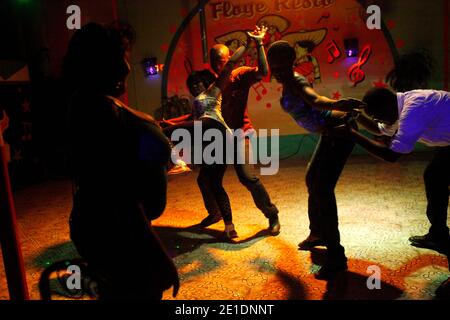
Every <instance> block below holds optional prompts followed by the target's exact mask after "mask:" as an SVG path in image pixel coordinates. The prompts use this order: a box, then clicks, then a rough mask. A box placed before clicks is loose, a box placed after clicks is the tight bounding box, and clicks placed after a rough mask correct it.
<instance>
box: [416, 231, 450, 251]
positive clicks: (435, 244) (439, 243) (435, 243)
mask: <svg viewBox="0 0 450 320" xmlns="http://www.w3.org/2000/svg"><path fill="white" fill-rule="evenodd" d="M409 241H410V242H411V245H412V246H414V247H418V248H426V249H431V250H436V251H448V250H449V248H450V238H447V239H446V240H445V239H439V238H436V237H433V236H432V235H431V234H429V233H427V234H426V235H424V236H413V237H410V238H409Z"/></svg>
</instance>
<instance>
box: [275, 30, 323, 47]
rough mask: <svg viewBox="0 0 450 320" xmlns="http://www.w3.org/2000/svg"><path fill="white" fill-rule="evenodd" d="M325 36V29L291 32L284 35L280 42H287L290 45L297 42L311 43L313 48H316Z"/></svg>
mask: <svg viewBox="0 0 450 320" xmlns="http://www.w3.org/2000/svg"><path fill="white" fill-rule="evenodd" d="M326 36H327V29H326V28H322V29H317V30H300V31H298V32H291V33H288V34H285V35H284V36H283V38H282V40H285V41H287V42H289V43H290V44H291V45H294V44H296V43H297V42H299V41H311V42H313V43H314V45H315V46H318V45H319V44H321V43H322V41H323V40H324V39H325V37H326Z"/></svg>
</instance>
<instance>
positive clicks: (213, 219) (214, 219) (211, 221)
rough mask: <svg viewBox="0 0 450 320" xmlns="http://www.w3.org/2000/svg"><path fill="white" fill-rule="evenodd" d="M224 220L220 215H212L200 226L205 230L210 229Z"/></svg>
mask: <svg viewBox="0 0 450 320" xmlns="http://www.w3.org/2000/svg"><path fill="white" fill-rule="evenodd" d="M220 220H222V217H221V216H220V215H219V214H210V215H208V216H207V217H206V218H205V219H203V220H202V222H200V226H201V227H203V228H206V227H209V226H210V225H213V224H215V223H217V222H219V221H220Z"/></svg>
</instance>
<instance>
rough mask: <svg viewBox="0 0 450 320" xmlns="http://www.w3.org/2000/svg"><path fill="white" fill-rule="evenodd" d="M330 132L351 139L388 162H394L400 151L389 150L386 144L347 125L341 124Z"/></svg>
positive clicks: (399, 155)
mask: <svg viewBox="0 0 450 320" xmlns="http://www.w3.org/2000/svg"><path fill="white" fill-rule="evenodd" d="M332 133H333V135H335V136H341V137H343V138H347V139H352V140H353V141H355V142H356V143H358V144H359V145H360V146H361V147H363V148H364V149H366V150H367V151H368V152H370V153H371V154H373V155H374V156H376V157H377V158H380V159H382V160H384V161H388V162H396V161H397V160H398V159H399V158H400V157H401V156H402V153H398V152H395V151H393V150H391V149H390V148H389V147H388V146H387V145H386V144H384V143H381V142H377V141H375V140H372V139H370V138H368V137H366V136H364V135H362V134H361V133H359V132H358V130H355V129H354V128H352V127H351V126H349V125H341V126H339V127H336V128H334V129H332Z"/></svg>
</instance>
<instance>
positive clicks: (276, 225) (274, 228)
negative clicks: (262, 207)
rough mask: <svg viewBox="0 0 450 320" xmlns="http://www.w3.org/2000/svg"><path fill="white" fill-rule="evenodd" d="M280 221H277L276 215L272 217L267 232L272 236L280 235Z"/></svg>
mask: <svg viewBox="0 0 450 320" xmlns="http://www.w3.org/2000/svg"><path fill="white" fill-rule="evenodd" d="M280 229H281V225H280V220H279V219H278V215H277V214H276V215H274V216H273V217H270V218H269V229H268V230H269V232H270V234H271V235H273V236H277V235H279V234H280Z"/></svg>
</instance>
